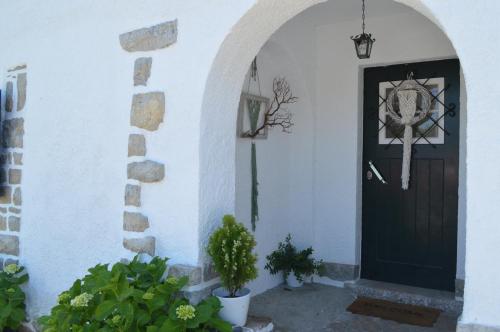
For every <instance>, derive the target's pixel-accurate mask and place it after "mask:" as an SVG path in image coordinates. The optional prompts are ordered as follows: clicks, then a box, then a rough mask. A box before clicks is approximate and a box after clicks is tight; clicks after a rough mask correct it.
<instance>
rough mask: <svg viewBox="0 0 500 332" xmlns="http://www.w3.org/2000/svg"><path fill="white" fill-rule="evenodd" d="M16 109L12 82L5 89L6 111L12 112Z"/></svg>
mask: <svg viewBox="0 0 500 332" xmlns="http://www.w3.org/2000/svg"><path fill="white" fill-rule="evenodd" d="M13 108H14V84H13V83H12V82H7V87H6V88H5V111H6V112H12V109H13Z"/></svg>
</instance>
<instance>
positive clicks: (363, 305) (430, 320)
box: [347, 297, 441, 327]
mask: <svg viewBox="0 0 500 332" xmlns="http://www.w3.org/2000/svg"><path fill="white" fill-rule="evenodd" d="M347 311H350V312H352V313H353V314H358V315H365V316H372V317H379V318H382V319H387V320H393V321H395V322H398V323H403V324H409V325H417V326H425V327H431V326H434V323H436V321H437V319H438V318H439V315H440V314H441V310H438V309H433V308H427V307H422V306H417V305H411V304H402V303H396V302H390V301H385V300H378V299H371V298H367V297H358V298H357V299H356V300H355V301H354V302H353V303H351V305H350V306H349V307H347Z"/></svg>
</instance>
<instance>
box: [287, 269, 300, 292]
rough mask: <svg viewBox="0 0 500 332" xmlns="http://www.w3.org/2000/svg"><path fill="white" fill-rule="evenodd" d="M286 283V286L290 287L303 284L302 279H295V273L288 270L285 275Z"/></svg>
mask: <svg viewBox="0 0 500 332" xmlns="http://www.w3.org/2000/svg"><path fill="white" fill-rule="evenodd" d="M286 284H287V285H288V287H291V288H298V287H302V286H303V285H304V281H299V280H298V279H297V277H296V276H295V273H293V271H292V272H290V273H288V275H287V277H286Z"/></svg>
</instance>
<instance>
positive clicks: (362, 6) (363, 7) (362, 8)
mask: <svg viewBox="0 0 500 332" xmlns="http://www.w3.org/2000/svg"><path fill="white" fill-rule="evenodd" d="M362 1H363V3H362V5H361V10H362V12H363V14H362V15H361V18H362V19H363V24H362V28H363V34H365V0H362Z"/></svg>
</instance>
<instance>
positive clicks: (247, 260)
mask: <svg viewBox="0 0 500 332" xmlns="http://www.w3.org/2000/svg"><path fill="white" fill-rule="evenodd" d="M256 244H257V243H256V242H255V239H254V237H253V235H252V234H250V232H249V231H248V230H247V229H246V228H245V226H243V224H241V223H238V222H236V219H235V218H234V217H233V216H230V215H226V216H224V218H223V220H222V227H220V228H219V229H217V230H216V231H215V232H214V233H213V234H212V236H211V237H210V240H209V244H208V254H209V255H210V257H212V261H213V264H214V269H215V270H216V271H217V273H219V275H220V278H221V282H222V285H223V286H224V288H226V289H227V290H228V292H229V294H230V297H236V296H237V292H238V291H239V290H240V289H242V288H243V286H245V284H246V283H247V282H249V281H251V280H253V279H255V278H257V268H256V266H255V263H256V262H257V255H255V254H253V253H252V251H253V249H254V248H255V245H256Z"/></svg>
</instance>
